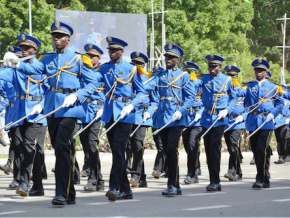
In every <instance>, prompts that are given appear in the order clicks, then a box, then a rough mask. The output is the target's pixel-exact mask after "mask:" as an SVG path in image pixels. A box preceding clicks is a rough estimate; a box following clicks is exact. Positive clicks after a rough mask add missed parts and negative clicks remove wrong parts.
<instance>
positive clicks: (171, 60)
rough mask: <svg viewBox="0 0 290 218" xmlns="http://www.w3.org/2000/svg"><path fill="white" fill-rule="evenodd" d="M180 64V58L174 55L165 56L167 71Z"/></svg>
mask: <svg viewBox="0 0 290 218" xmlns="http://www.w3.org/2000/svg"><path fill="white" fill-rule="evenodd" d="M178 63H179V58H178V57H176V56H173V55H165V64H166V68H167V69H172V68H173V67H175V66H176V65H177V64H178Z"/></svg>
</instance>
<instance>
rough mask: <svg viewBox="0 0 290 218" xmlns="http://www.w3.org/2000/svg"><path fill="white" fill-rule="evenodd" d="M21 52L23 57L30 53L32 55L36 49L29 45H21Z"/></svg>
mask: <svg viewBox="0 0 290 218" xmlns="http://www.w3.org/2000/svg"><path fill="white" fill-rule="evenodd" d="M21 52H22V55H23V57H27V56H30V55H34V54H35V53H36V52H37V49H35V48H34V47H31V46H27V45H22V46H21Z"/></svg>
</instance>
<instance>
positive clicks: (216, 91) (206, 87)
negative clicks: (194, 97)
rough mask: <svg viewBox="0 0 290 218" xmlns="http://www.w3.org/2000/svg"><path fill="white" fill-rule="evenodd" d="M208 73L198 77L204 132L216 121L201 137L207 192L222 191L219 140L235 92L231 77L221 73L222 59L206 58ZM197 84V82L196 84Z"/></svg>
mask: <svg viewBox="0 0 290 218" xmlns="http://www.w3.org/2000/svg"><path fill="white" fill-rule="evenodd" d="M206 59H207V61H208V71H209V74H206V75H203V77H202V78H201V84H200V85H201V87H202V101H203V105H204V111H203V113H202V116H201V121H200V123H201V125H202V126H203V131H204V132H205V131H206V130H208V129H209V127H210V126H211V125H212V124H213V123H214V122H215V121H216V120H217V119H218V121H217V122H216V124H215V125H214V127H213V128H211V129H210V130H209V131H208V132H207V134H206V135H205V136H204V138H203V139H204V147H205V152H206V158H207V165H208V170H209V176H210V184H209V185H208V186H207V187H206V190H207V191H221V185H220V177H219V173H220V162H221V138H222V135H223V133H224V130H225V125H226V123H227V120H226V116H227V114H228V113H230V112H231V110H232V109H233V108H234V107H235V104H236V100H235V93H234V92H232V78H231V77H229V76H226V75H224V74H223V73H221V63H222V62H223V61H224V59H223V58H222V57H221V56H218V55H207V56H206ZM197 82H198V81H197Z"/></svg>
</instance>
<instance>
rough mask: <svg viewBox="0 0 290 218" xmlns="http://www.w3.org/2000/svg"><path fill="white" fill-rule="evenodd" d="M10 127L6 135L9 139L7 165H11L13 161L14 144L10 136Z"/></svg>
mask: <svg viewBox="0 0 290 218" xmlns="http://www.w3.org/2000/svg"><path fill="white" fill-rule="evenodd" d="M11 135H12V134H11V129H10V131H9V132H8V137H9V140H10V146H9V153H8V159H7V163H6V164H8V165H9V166H11V164H12V163H13V161H14V145H13V143H12V140H11V139H12V136H11Z"/></svg>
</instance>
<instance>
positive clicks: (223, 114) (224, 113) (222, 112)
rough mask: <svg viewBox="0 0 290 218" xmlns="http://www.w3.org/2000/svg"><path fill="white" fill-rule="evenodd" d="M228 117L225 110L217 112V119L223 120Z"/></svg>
mask: <svg viewBox="0 0 290 218" xmlns="http://www.w3.org/2000/svg"><path fill="white" fill-rule="evenodd" d="M227 115H228V110H227V109H223V110H221V111H220V112H219V114H218V119H219V120H220V119H222V118H225V117H226V116H227Z"/></svg>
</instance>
